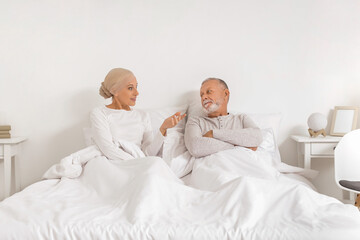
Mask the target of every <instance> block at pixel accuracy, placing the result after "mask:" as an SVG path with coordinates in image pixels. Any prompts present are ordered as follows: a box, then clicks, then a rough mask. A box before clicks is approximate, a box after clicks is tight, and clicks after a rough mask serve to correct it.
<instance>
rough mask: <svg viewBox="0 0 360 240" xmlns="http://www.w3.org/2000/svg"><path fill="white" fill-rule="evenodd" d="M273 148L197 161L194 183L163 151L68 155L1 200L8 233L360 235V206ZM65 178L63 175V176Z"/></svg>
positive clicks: (3, 229) (4, 235)
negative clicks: (305, 179)
mask: <svg viewBox="0 0 360 240" xmlns="http://www.w3.org/2000/svg"><path fill="white" fill-rule="evenodd" d="M267 157H268V156H266V153H264V152H261V151H257V152H253V151H251V150H248V149H245V148H240V147H239V148H235V149H232V150H227V151H223V152H219V153H217V154H213V155H211V156H208V157H205V158H201V159H196V160H195V161H194V165H193V172H192V174H191V177H189V184H188V185H185V184H184V182H183V181H182V180H180V179H179V178H177V177H176V175H175V174H174V173H173V172H172V171H171V169H170V167H169V166H168V165H167V164H166V163H165V162H164V161H163V160H162V159H161V158H158V157H143V158H136V159H134V160H129V161H111V160H107V159H106V158H105V157H104V156H102V154H101V153H100V152H99V151H98V150H97V148H96V147H89V148H87V149H84V150H82V151H80V152H78V153H75V154H72V155H70V156H69V157H67V158H65V159H63V160H62V161H61V163H60V164H58V165H56V166H54V167H52V168H50V169H49V171H48V172H47V173H46V175H45V177H46V178H55V179H50V180H44V181H41V182H38V183H35V184H33V185H31V186H29V187H28V188H26V189H25V190H23V191H22V192H20V193H17V194H15V195H13V196H12V197H10V198H8V199H5V200H4V201H3V202H1V203H0V239H161V240H162V239H262V240H264V239H265V240H266V239H275V240H281V239H299V240H306V239H316V240H317V239H326V240H328V239H351V240H353V239H357V238H358V237H359V236H360V213H359V211H358V210H357V208H355V207H354V206H352V205H344V204H342V203H340V202H339V201H338V200H336V199H334V198H331V197H327V196H325V195H321V194H319V193H317V192H315V191H314V190H312V189H311V188H310V187H309V186H307V185H306V184H303V183H301V182H298V181H294V180H290V179H289V178H286V177H284V175H283V174H281V173H280V172H279V170H278V168H276V167H274V166H272V165H271V164H269V163H268V162H267V161H266V158H267ZM59 177H61V179H56V178H59Z"/></svg>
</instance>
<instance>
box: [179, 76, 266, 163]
mask: <svg viewBox="0 0 360 240" xmlns="http://www.w3.org/2000/svg"><path fill="white" fill-rule="evenodd" d="M200 96H201V103H202V107H203V110H204V111H205V112H206V113H207V117H192V118H190V119H189V120H188V122H187V124H186V128H185V145H186V147H187V149H188V151H189V152H190V154H191V155H193V156H194V157H197V158H198V157H205V156H207V155H210V154H213V153H217V152H219V151H222V150H226V149H231V148H234V146H242V147H246V148H250V149H252V150H254V151H256V149H257V147H258V146H259V145H260V143H261V142H262V135H261V131H260V129H259V128H258V127H257V126H256V124H255V123H254V122H253V121H252V120H251V119H250V118H249V117H248V116H247V115H245V114H240V115H233V114H229V113H228V112H227V104H228V102H229V96H230V92H229V88H228V86H227V84H226V83H225V82H224V81H223V80H221V79H219V78H208V79H206V80H205V81H203V83H202V84H201V89H200Z"/></svg>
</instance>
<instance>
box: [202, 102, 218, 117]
mask: <svg viewBox="0 0 360 240" xmlns="http://www.w3.org/2000/svg"><path fill="white" fill-rule="evenodd" d="M221 105H222V101H221V102H220V101H218V102H215V103H213V104H211V106H210V107H209V108H207V109H206V108H205V107H203V111H204V112H205V113H206V114H210V113H213V112H215V111H217V110H218V109H219V108H220V106H221Z"/></svg>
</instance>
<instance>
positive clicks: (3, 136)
mask: <svg viewBox="0 0 360 240" xmlns="http://www.w3.org/2000/svg"><path fill="white" fill-rule="evenodd" d="M0 138H11V134H10V133H8V134H0Z"/></svg>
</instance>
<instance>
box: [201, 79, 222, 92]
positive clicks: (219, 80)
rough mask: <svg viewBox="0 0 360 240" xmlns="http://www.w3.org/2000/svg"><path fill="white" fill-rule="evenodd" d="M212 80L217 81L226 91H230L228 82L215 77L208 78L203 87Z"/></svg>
mask: <svg viewBox="0 0 360 240" xmlns="http://www.w3.org/2000/svg"><path fill="white" fill-rule="evenodd" d="M210 80H216V81H218V82H219V83H220V84H221V85H222V86H223V87H224V89H229V87H228V85H227V84H226V82H225V81H224V80H222V79H220V78H213V77H210V78H207V79H205V80H204V81H203V82H202V83H201V86H202V85H203V84H204V83H206V82H207V81H210Z"/></svg>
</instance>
